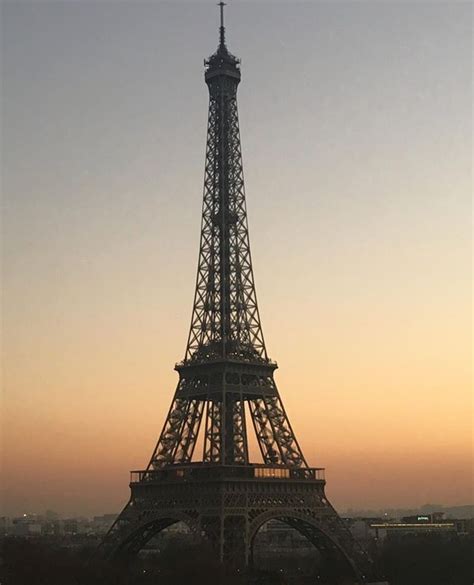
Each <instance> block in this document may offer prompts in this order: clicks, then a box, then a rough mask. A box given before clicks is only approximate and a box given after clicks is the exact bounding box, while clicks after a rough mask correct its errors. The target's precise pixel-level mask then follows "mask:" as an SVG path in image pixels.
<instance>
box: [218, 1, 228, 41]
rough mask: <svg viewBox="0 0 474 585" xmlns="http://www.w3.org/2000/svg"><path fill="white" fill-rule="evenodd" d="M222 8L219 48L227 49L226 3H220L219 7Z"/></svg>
mask: <svg viewBox="0 0 474 585" xmlns="http://www.w3.org/2000/svg"><path fill="white" fill-rule="evenodd" d="M217 6H219V8H220V12H221V25H220V27H219V47H225V27H224V6H226V3H225V2H222V0H221V2H219V4H218V5H217Z"/></svg>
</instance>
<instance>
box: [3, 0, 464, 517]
mask: <svg viewBox="0 0 474 585" xmlns="http://www.w3.org/2000/svg"><path fill="white" fill-rule="evenodd" d="M1 11H2V23H1V26H2V105H3V121H4V123H3V131H2V146H3V149H2V151H3V160H2V171H3V173H2V174H3V175H4V177H3V185H2V190H3V193H4V235H3V256H4V258H3V273H4V286H3V317H4V318H3V340H4V352H3V363H4V387H5V389H4V397H3V403H4V409H3V411H4V412H3V420H2V427H3V445H4V446H3V472H4V475H5V481H4V482H3V483H4V485H3V490H4V493H3V498H2V500H3V502H2V514H7V515H16V514H21V513H24V512H25V511H31V510H34V509H47V508H50V509H57V510H58V512H60V513H61V514H63V515H67V514H84V515H96V514H103V513H107V512H108V511H111V512H115V511H119V510H120V509H121V507H122V506H123V504H124V503H125V501H126V500H127V498H128V486H127V480H126V478H127V476H128V471H129V470H130V469H140V468H142V467H143V466H144V465H146V463H147V461H148V458H149V455H150V453H149V451H150V449H151V448H152V446H153V444H154V442H155V441H156V438H157V435H158V434H159V432H160V430H161V425H162V423H163V420H164V418H165V415H166V410H167V408H168V406H169V402H170V400H171V397H172V394H173V392H174V388H175V384H176V374H175V372H173V365H174V363H175V362H176V361H179V360H180V359H181V358H182V355H183V351H184V346H185V340H186V335H187V332H188V328H189V320H190V310H191V303H192V294H193V286H194V279H195V274H196V256H197V246H198V236H199V221H200V207H201V193H202V182H203V169H204V146H205V124H206V114H207V111H206V110H207V93H206V92H207V90H206V88H205V85H204V81H203V68H202V60H203V58H205V57H207V56H208V55H209V54H210V53H211V52H212V51H213V50H214V48H215V46H216V43H217V38H216V24H217V11H216V10H215V6H214V4H213V3H204V2H203V3H201V2H199V3H191V2H182V3H171V2H168V3H167V2H155V3H145V2H125V3H121V2H86V3H76V2H69V1H67V0H64V1H62V2H49V1H46V2H41V3H26V2H25V3H16V2H4V3H3V4H2V6H1ZM471 11H472V8H471V6H469V5H468V4H464V3H447V2H446V3H432V4H428V3H405V4H395V3H383V4H380V3H377V2H366V3H352V2H347V3H346V2H337V3H332V4H329V3H317V2H306V3H301V4H299V5H298V9H295V8H294V6H293V5H291V4H290V3H289V2H287V3H273V4H272V5H271V10H269V5H268V3H266V2H255V3H247V2H243V1H242V2H240V1H237V0H236V1H234V2H232V3H231V4H230V6H229V9H228V16H227V31H228V33H227V38H228V44H229V48H230V50H231V51H232V52H233V53H235V54H236V55H237V56H239V57H242V84H241V88H240V90H239V109H240V111H239V113H240V125H241V131H242V142H243V158H244V171H245V177H246V187H247V199H248V207H249V223H250V238H251V245H252V256H253V261H254V268H255V278H256V288H257V295H258V298H259V304H260V307H261V313H262V323H263V330H264V333H265V339H266V342H267V348H268V350H269V354H270V356H271V357H272V358H274V359H276V360H277V361H278V363H279V365H280V369H279V370H278V372H277V382H278V385H279V388H280V390H281V393H282V396H283V397H284V402H285V405H286V408H287V411H288V414H289V417H290V420H291V421H292V425H293V426H294V429H295V432H296V435H297V436H298V438H299V441H300V443H301V445H302V448H303V451H304V453H305V455H306V457H307V459H308V462H309V463H310V465H314V466H321V467H326V469H327V477H328V480H329V489H328V496H329V498H330V499H331V501H332V502H333V503H334V504H335V505H336V507H338V508H339V509H341V510H343V509H348V508H364V509H366V508H368V507H370V508H372V507H373V508H384V507H385V508H386V507H394V508H396V507H409V508H416V507H417V506H420V505H422V504H423V503H424V502H427V501H441V502H443V504H444V505H446V506H454V505H456V504H460V505H461V504H462V505H464V504H468V503H470V502H471V501H472V476H471V457H472V448H471V412H472V400H471V376H472V366H471V352H470V349H471V329H470V317H471V305H470V303H471V282H470V276H471V269H470V258H471V227H470V221H469V217H470V210H471V200H470V196H471V180H472V177H471V174H472V169H471V156H470V155H471V150H472V137H471V132H470V127H469V123H468V122H469V120H470V119H471V106H472V90H471V77H472V57H471V42H472V28H471ZM183 169H186V171H185V172H184V173H183ZM314 378H316V379H317V380H318V384H317V386H316V387H312V386H310V385H309V380H312V379H314ZM254 447H255V446H254ZM254 450H255V449H254Z"/></svg>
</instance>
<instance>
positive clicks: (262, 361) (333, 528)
mask: <svg viewBox="0 0 474 585" xmlns="http://www.w3.org/2000/svg"><path fill="white" fill-rule="evenodd" d="M220 6H221V19H222V20H221V28H220V43H219V46H218V49H217V51H216V52H215V53H214V54H213V55H212V56H211V57H210V58H209V59H208V60H206V61H205V80H206V83H207V85H208V88H209V117H208V127H207V150H206V164H205V176H204V195H203V208H202V226H201V241H200V251H199V261H198V270H197V279H196V291H195V296H194V305H193V311H192V318H191V327H190V332H189V337H188V343H187V347H186V352H185V357H184V359H183V361H182V362H180V363H179V364H177V365H176V367H175V369H176V370H177V372H178V374H179V382H178V386H177V389H176V392H175V396H174V398H173V401H172V404H171V407H170V410H169V412H168V416H167V418H166V421H165V424H164V427H163V430H162V433H161V435H160V437H159V440H158V443H157V446H156V448H155V450H154V452H153V455H152V457H151V459H150V462H149V465H148V467H147V468H146V470H144V471H141V472H133V476H132V482H131V489H132V496H131V500H130V502H129V504H128V505H127V506H126V507H125V509H124V510H123V512H122V513H121V515H120V516H119V518H118V520H117V521H116V523H115V524H114V526H113V527H112V529H111V531H110V532H109V534H108V536H107V538H106V539H105V541H104V543H103V547H104V549H105V550H107V551H108V552H109V554H122V553H124V552H136V551H137V550H139V549H140V547H141V546H143V544H144V543H145V542H146V541H147V540H149V538H151V536H153V534H155V533H156V532H158V531H159V530H161V529H162V528H164V527H166V526H168V525H169V524H172V523H173V522H177V521H180V520H181V521H185V522H186V523H187V524H188V526H190V527H191V529H194V530H196V531H197V532H198V533H199V534H205V535H206V537H207V538H208V539H209V540H210V542H211V543H213V545H214V546H215V550H216V552H217V553H218V555H219V558H220V559H222V560H226V561H229V562H230V563H233V564H242V565H246V564H248V563H249V562H250V559H251V547H252V542H253V538H254V536H255V534H256V532H257V530H258V529H259V527H260V526H261V525H262V523H263V522H265V521H267V520H268V519H271V518H280V519H282V520H283V521H286V522H287V523H288V524H289V525H292V526H295V527H296V528H297V529H298V530H300V532H302V533H303V534H305V535H306V536H307V537H308V538H309V539H310V540H311V541H312V542H314V544H315V545H316V546H318V548H319V549H320V550H325V551H326V553H327V555H332V556H333V557H334V558H336V557H337V558H338V559H339V561H338V562H340V563H341V566H344V567H346V569H348V571H349V572H350V573H351V574H352V575H354V576H355V578H357V579H359V580H363V577H362V567H363V566H365V565H367V562H368V559H367V557H366V555H365V554H364V553H363V551H362V549H360V547H359V546H358V545H357V543H355V541H354V540H353V539H352V537H351V535H350V532H349V531H348V530H347V528H346V527H345V525H344V524H343V522H342V521H341V520H340V519H339V517H338V515H337V513H336V512H335V510H334V508H332V506H331V505H330V504H329V502H328V501H327V499H326V497H325V495H324V485H325V481H324V477H323V475H322V473H323V472H322V470H320V469H315V468H310V467H308V464H307V462H306V461H305V458H304V456H303V454H302V451H301V449H300V447H299V445H298V442H297V440H296V437H295V434H294V432H293V430H292V428H291V425H290V422H289V420H288V417H287V415H286V412H285V409H284V407H283V403H282V401H281V398H280V395H279V392H278V389H277V387H276V384H275V380H274V375H273V374H274V371H275V369H276V367H277V365H276V363H275V362H273V361H271V360H270V359H269V357H268V355H267V350H266V348H265V342H264V337H263V332H262V326H261V322H260V316H259V311H258V305H257V296H256V293H255V283H254V276H253V270H252V261H251V255H250V245H249V234H248V226H247V210H246V203H245V189H244V177H243V167H242V155H241V143H240V132H239V120H238V112H237V87H238V84H239V82H240V75H241V74H240V63H239V60H238V59H237V58H236V57H234V56H233V55H232V54H231V53H230V52H229V51H228V49H227V47H226V43H225V38H224V26H223V13H222V10H223V3H221V4H220ZM249 429H250V430H249ZM250 432H253V433H255V437H256V442H257V444H258V446H259V449H260V453H261V457H262V462H261V463H251V462H250V460H249V442H248V434H249V433H250ZM199 440H201V443H202V450H201V449H199V450H197V449H196V447H197V445H198V444H199Z"/></svg>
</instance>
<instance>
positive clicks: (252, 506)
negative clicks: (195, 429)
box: [102, 463, 372, 583]
mask: <svg viewBox="0 0 474 585" xmlns="http://www.w3.org/2000/svg"><path fill="white" fill-rule="evenodd" d="M325 483H326V482H325V480H324V477H323V470H320V469H314V468H313V469H312V468H306V469H289V468H288V467H276V466H274V467H272V466H265V465H246V466H213V465H206V464H202V463H200V464H195V465H193V464H189V465H186V466H175V465H173V466H169V467H166V468H163V469H160V470H154V471H137V472H132V473H131V483H130V488H131V497H130V501H129V502H128V504H127V505H126V506H125V508H124V510H123V511H122V512H121V514H120V515H119V517H118V518H117V520H116V522H115V523H114V525H113V526H112V528H111V529H110V531H109V533H108V534H107V536H106V538H105V539H104V541H103V543H102V551H103V553H104V554H105V555H106V556H108V557H110V558H112V557H123V556H126V555H135V554H137V553H138V552H139V551H140V549H141V548H142V547H143V546H144V545H145V544H146V543H147V542H148V541H149V540H150V539H151V538H152V537H153V536H155V535H156V534H158V533H159V532H160V531H161V530H163V529H164V528H167V527H168V526H171V525H172V524H175V523H177V522H184V523H185V524H186V525H187V526H188V527H189V529H190V530H191V531H192V532H194V533H195V534H196V535H198V536H202V537H204V538H205V539H207V540H208V541H209V543H210V544H211V546H212V549H213V550H214V551H215V554H216V556H217V558H218V559H219V560H220V561H221V562H223V563H225V564H226V565H228V566H230V567H233V568H242V569H244V568H245V567H249V566H252V557H253V542H254V539H255V536H256V535H257V533H258V531H259V529H260V528H261V527H262V526H263V524H265V523H266V522H268V521H269V520H279V521H282V522H284V523H286V524H288V525H289V526H291V527H293V528H295V529H296V530H297V531H298V532H300V533H301V534H302V535H304V536H305V537H306V538H307V539H308V540H309V541H310V542H311V543H312V544H313V545H314V546H315V547H316V548H317V549H318V551H319V552H320V554H321V555H322V556H323V558H324V559H325V561H326V562H329V563H334V566H335V567H337V568H338V570H339V568H340V572H341V576H342V577H347V578H350V579H352V582H357V583H366V582H368V581H369V580H370V579H371V577H372V575H371V573H372V564H371V561H370V559H369V557H368V555H367V553H366V552H365V551H364V550H363V548H362V547H361V546H360V545H359V544H358V543H357V541H355V539H354V538H353V536H352V534H351V532H350V531H349V529H348V528H347V526H346V525H345V523H344V522H343V521H342V520H341V518H340V517H339V516H338V514H337V512H336V511H335V509H334V508H333V507H332V506H331V504H330V503H329V501H328V500H327V498H326V496H325V493H324V487H325Z"/></svg>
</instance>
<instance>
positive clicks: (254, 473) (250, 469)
mask: <svg viewBox="0 0 474 585" xmlns="http://www.w3.org/2000/svg"><path fill="white" fill-rule="evenodd" d="M188 479H193V480H196V479H197V480H199V479H203V480H205V479H270V480H271V479H279V480H285V479H293V480H295V479H297V480H319V481H324V468H322V467H299V468H292V467H282V466H277V465H211V464H209V465H208V464H202V463H198V464H196V463H194V464H193V463H190V464H188V465H169V466H168V467H164V468H163V469H151V470H140V471H131V472H130V483H148V482H156V481H186V480H188Z"/></svg>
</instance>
